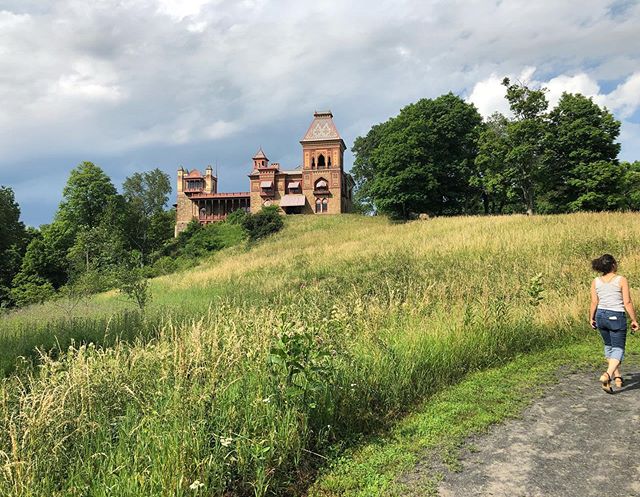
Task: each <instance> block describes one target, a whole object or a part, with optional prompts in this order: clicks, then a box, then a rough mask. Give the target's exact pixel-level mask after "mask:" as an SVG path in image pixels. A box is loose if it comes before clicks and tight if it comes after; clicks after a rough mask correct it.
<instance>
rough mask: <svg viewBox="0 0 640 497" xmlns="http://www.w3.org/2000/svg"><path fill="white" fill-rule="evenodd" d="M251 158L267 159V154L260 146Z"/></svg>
mask: <svg viewBox="0 0 640 497" xmlns="http://www.w3.org/2000/svg"><path fill="white" fill-rule="evenodd" d="M252 159H254V160H255V159H264V160H269V159H267V156H266V155H265V153H264V152H263V150H262V147H260V149H259V150H258V151H257V152H256V155H254V156H253V157H252Z"/></svg>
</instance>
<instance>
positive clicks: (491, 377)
mask: <svg viewBox="0 0 640 497" xmlns="http://www.w3.org/2000/svg"><path fill="white" fill-rule="evenodd" d="M629 345H630V347H629V350H628V353H627V356H628V357H629V359H630V360H629V361H627V363H629V362H630V363H632V364H634V365H637V364H639V363H640V361H639V360H638V354H639V353H640V346H639V345H640V344H639V343H638V340H633V339H632V340H630V341H629ZM601 368H602V357H601V343H600V340H599V337H595V335H594V336H593V337H592V338H591V339H588V340H585V341H584V342H581V343H577V344H573V345H569V346H565V347H561V348H554V349H550V350H545V351H543V352H538V353H535V354H531V355H524V356H519V357H517V358H516V359H514V360H513V361H511V362H509V363H507V364H506V365H503V366H500V367H496V368H491V369H488V370H484V371H480V372H476V373H473V374H471V375H469V376H468V377H467V378H465V379H464V380H463V381H461V382H460V383H458V384H456V385H454V386H452V387H451V388H448V389H445V390H442V391H440V392H439V393H437V394H436V395H434V396H432V397H430V398H429V399H428V400H427V401H426V402H424V403H423V404H422V405H420V406H418V407H416V408H415V410H414V411H413V412H412V414H410V415H409V416H407V417H406V418H404V419H402V420H401V421H399V422H398V423H397V424H396V425H394V427H393V428H392V429H391V430H389V431H387V432H384V433H381V434H378V435H376V436H372V437H369V438H368V439H367V440H366V441H365V442H363V443H362V444H360V445H359V446H358V447H356V448H354V449H351V450H349V451H348V452H346V453H345V454H343V455H342V456H341V457H339V458H337V459H336V460H335V461H333V463H332V464H331V466H330V467H327V468H325V470H324V471H323V473H322V474H321V475H320V477H319V478H318V480H317V481H316V483H315V484H314V485H313V486H312V488H311V490H310V492H309V497H337V496H340V497H372V496H387V497H391V496H408V495H420V496H428V495H437V486H438V483H439V482H440V480H441V478H442V470H443V469H445V470H447V471H458V470H460V464H459V461H458V457H459V454H460V450H461V448H462V447H463V446H466V447H467V448H471V449H472V447H470V446H469V445H468V444H466V445H465V440H466V439H467V438H469V437H470V436H472V435H478V434H481V433H483V432H485V431H486V430H487V429H488V428H489V427H490V426H492V425H494V424H496V423H499V422H501V421H504V420H505V419H509V418H513V417H517V416H518V415H519V414H520V413H521V412H522V410H523V408H524V407H525V406H527V405H528V404H529V403H530V402H531V401H532V400H533V399H535V398H537V397H539V396H540V395H542V394H543V393H544V392H545V390H547V389H549V388H552V386H553V383H555V382H556V380H557V376H558V374H567V373H568V372H574V371H579V370H593V371H594V388H599V387H598V383H597V382H596V378H597V375H598V373H596V372H595V371H596V370H597V371H598V372H599V371H600V369H601ZM418 464H419V465H420V471H419V473H418V477H415V476H414V478H412V479H411V480H410V481H408V480H406V479H404V478H403V475H404V474H405V473H406V472H407V471H409V470H413V469H414V468H416V466H417V465H418Z"/></svg>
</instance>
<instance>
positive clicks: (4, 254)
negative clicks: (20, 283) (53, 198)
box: [0, 186, 28, 306]
mask: <svg viewBox="0 0 640 497" xmlns="http://www.w3.org/2000/svg"><path fill="white" fill-rule="evenodd" d="M27 238H28V237H27V231H26V229H25V226H24V224H23V223H22V221H20V207H19V206H18V203H17V202H16V200H15V195H14V193H13V190H12V189H11V188H8V187H5V186H0V306H6V305H9V304H10V302H11V297H10V287H11V281H12V280H13V278H14V277H15V275H16V273H17V272H18V270H19V268H20V260H21V258H22V253H23V252H24V247H25V245H26V242H27Z"/></svg>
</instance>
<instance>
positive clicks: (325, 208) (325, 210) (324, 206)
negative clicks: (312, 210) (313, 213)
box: [322, 198, 329, 212]
mask: <svg viewBox="0 0 640 497" xmlns="http://www.w3.org/2000/svg"><path fill="white" fill-rule="evenodd" d="M328 207H329V201H328V200H327V199H326V198H323V199H322V212H327V208H328Z"/></svg>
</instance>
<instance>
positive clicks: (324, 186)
mask: <svg viewBox="0 0 640 497" xmlns="http://www.w3.org/2000/svg"><path fill="white" fill-rule="evenodd" d="M313 189H314V190H316V191H327V190H328V189H329V183H328V182H327V180H326V179H324V178H319V179H318V180H317V181H316V183H315V185H314V186H313Z"/></svg>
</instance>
